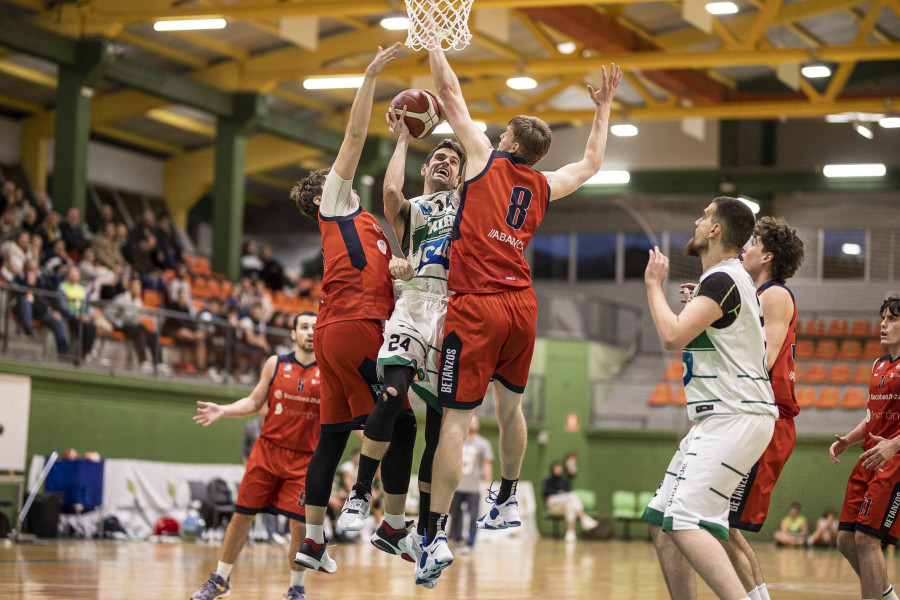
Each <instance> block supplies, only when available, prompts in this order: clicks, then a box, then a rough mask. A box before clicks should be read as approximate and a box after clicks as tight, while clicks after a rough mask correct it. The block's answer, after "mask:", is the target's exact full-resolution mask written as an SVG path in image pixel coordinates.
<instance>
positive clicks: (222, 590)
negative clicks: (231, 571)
mask: <svg viewBox="0 0 900 600" xmlns="http://www.w3.org/2000/svg"><path fill="white" fill-rule="evenodd" d="M230 582H231V577H229V578H228V579H223V578H222V576H221V575H219V574H218V573H210V574H209V579H207V580H206V582H205V583H204V584H203V585H201V586H200V589H199V590H197V591H196V592H194V593H193V594H191V600H215V599H217V598H227V597H228V595H229V594H230V593H231V586H230Z"/></svg>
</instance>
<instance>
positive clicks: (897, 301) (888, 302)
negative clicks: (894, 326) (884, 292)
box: [878, 294, 900, 317]
mask: <svg viewBox="0 0 900 600" xmlns="http://www.w3.org/2000/svg"><path fill="white" fill-rule="evenodd" d="M884 311H888V313H890V314H892V315H894V316H895V317H900V296H898V295H896V294H895V295H893V296H888V297H887V298H885V300H884V302H883V303H882V304H881V310H879V311H878V316H879V317H883V316H884Z"/></svg>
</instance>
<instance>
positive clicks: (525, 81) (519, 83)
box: [506, 77, 537, 90]
mask: <svg viewBox="0 0 900 600" xmlns="http://www.w3.org/2000/svg"><path fill="white" fill-rule="evenodd" d="M506 85H508V86H509V87H511V88H512V89H514V90H533V89H534V88H536V87H537V81H535V80H534V79H532V78H531V77H510V78H509V79H507V80H506Z"/></svg>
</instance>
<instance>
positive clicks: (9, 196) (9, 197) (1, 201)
mask: <svg viewBox="0 0 900 600" xmlns="http://www.w3.org/2000/svg"><path fill="white" fill-rule="evenodd" d="M15 196H16V184H15V183H13V182H12V181H9V180H6V181H4V182H3V193H2V195H0V212H4V211H5V210H6V209H7V208H8V207H9V205H10V204H11V203H12V201H13V198H15Z"/></svg>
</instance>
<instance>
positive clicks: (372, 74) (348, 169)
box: [332, 42, 400, 180]
mask: <svg viewBox="0 0 900 600" xmlns="http://www.w3.org/2000/svg"><path fill="white" fill-rule="evenodd" d="M399 51H400V42H397V43H396V44H394V45H393V46H390V47H389V48H388V49H387V50H385V49H383V48H382V47H381V46H378V52H376V53H375V58H373V59H372V62H370V63H369V66H368V67H366V74H365V77H363V83H362V85H361V86H359V89H358V90H357V91H356V97H355V98H354V99H353V106H351V107H350V118H349V119H348V121H347V129H346V131H345V135H344V141H343V142H342V143H341V148H340V150H338V154H337V158H336V159H335V161H334V165H333V166H332V169H334V171H335V172H336V173H337V175H338V176H340V178H341V179H347V180H350V179H353V175H354V174H355V173H356V167H357V165H358V164H359V157H360V155H361V154H362V149H363V144H364V143H365V142H366V133H367V132H368V130H369V117H370V116H371V114H372V98H373V96H374V95H375V78H376V77H378V75H379V74H380V73H381V72H382V71H384V68H385V67H386V66H387V65H388V63H389V62H391V61H392V60H394V59H395V58H396V57H397V53H398V52H399Z"/></svg>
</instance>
